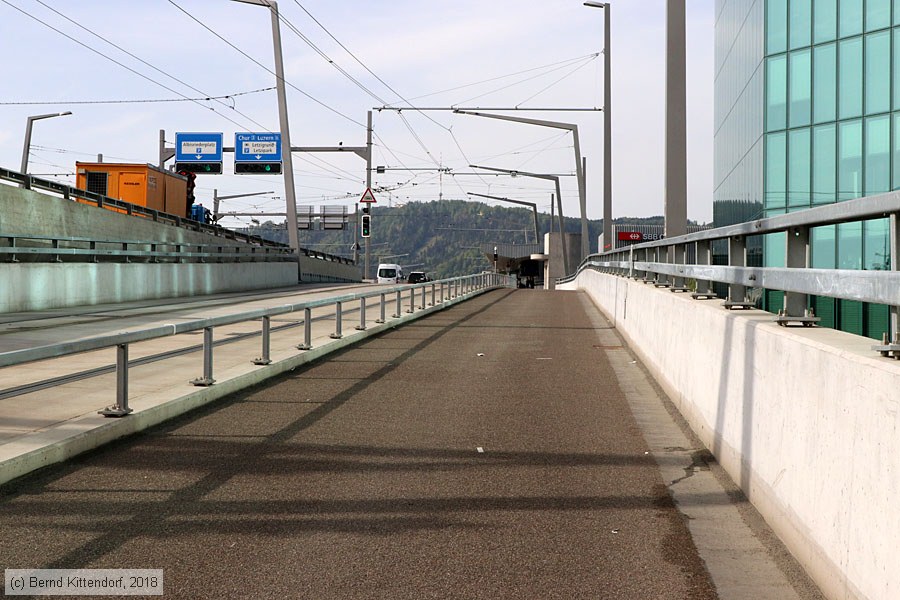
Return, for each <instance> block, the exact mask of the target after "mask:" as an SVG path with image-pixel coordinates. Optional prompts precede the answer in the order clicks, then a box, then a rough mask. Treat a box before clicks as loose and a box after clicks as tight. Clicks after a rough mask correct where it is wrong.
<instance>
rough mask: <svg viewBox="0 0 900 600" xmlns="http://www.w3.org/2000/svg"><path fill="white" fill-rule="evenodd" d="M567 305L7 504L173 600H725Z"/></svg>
mask: <svg viewBox="0 0 900 600" xmlns="http://www.w3.org/2000/svg"><path fill="white" fill-rule="evenodd" d="M647 451H648V447H647V444H646V442H645V440H644V438H643V437H642V436H641V434H640V430H639V429H638V426H637V424H636V422H635V420H634V418H633V417H632V415H631V412H630V411H629V408H628V405H627V403H626V401H625V398H624V396H623V393H622V392H621V390H620V389H619V387H618V384H617V381H616V379H615V375H614V373H613V371H612V368H611V366H610V364H609V362H608V361H607V359H606V357H605V354H604V352H603V351H602V348H600V344H599V342H598V330H597V326H596V319H594V320H592V319H591V318H590V317H589V315H587V314H586V311H585V304H584V303H583V302H582V301H581V299H580V298H579V294H576V293H564V292H542V291H535V290H500V291H495V292H492V293H489V294H485V295H482V296H479V297H478V298H476V299H473V300H471V301H468V302H465V303H463V304H460V305H458V306H455V307H452V308H450V309H448V310H445V311H442V312H439V313H436V314H435V315H432V316H429V317H426V318H423V319H420V320H418V321H416V322H414V323H412V324H409V325H406V326H403V327H402V328H399V329H395V330H392V331H389V332H387V333H385V334H383V335H381V336H378V337H375V338H372V339H370V340H368V341H365V342H363V343H361V344H359V345H358V346H355V347H352V348H351V349H348V350H345V351H342V352H340V353H338V354H335V355H332V356H331V357H330V358H329V359H327V360H323V361H321V362H318V363H315V364H313V365H311V366H308V367H306V368H302V369H297V370H295V371H294V372H292V373H290V374H288V375H287V376H285V377H282V378H280V379H278V380H275V381H274V382H271V383H270V384H269V385H266V386H264V387H259V388H255V389H251V390H248V391H246V392H243V393H240V394H237V395H235V396H233V397H231V398H229V399H227V400H225V401H222V402H219V403H217V404H215V405H214V406H212V407H208V408H206V409H203V410H201V411H198V412H196V413H192V414H190V415H188V416H186V417H182V418H180V419H178V420H177V421H173V422H171V423H169V424H167V425H165V426H163V427H159V428H156V429H153V430H150V431H149V432H147V433H144V434H141V435H137V436H134V437H131V438H129V439H127V440H124V441H120V442H118V443H115V444H112V445H110V446H107V447H105V448H103V449H101V450H99V451H95V452H92V453H90V454H86V455H83V456H81V457H79V458H77V459H74V460H71V461H69V462H67V463H64V464H63V465H60V466H57V467H50V468H48V469H46V470H44V471H41V472H38V473H36V474H34V475H32V476H29V477H26V478H23V479H20V480H17V481H14V482H11V483H9V484H6V485H5V486H3V488H0V566H2V567H3V568H154V569H164V573H165V597H166V598H310V599H317V600H318V599H328V598H336V599H337V598H340V599H353V598H366V599H371V598H391V599H403V598H415V599H424V598H442V599H443V598H492V599H493V598H517V599H530V598H535V599H545V598H546V599H551V598H565V599H572V598H592V599H594V598H596V599H623V600H627V599H640V600H647V599H676V600H704V599H712V598H716V597H717V596H716V592H715V590H714V588H713V585H712V583H711V580H710V577H709V575H708V574H707V572H706V570H705V568H704V564H703V562H702V561H701V559H700V558H699V556H698V553H697V550H696V548H695V547H694V544H693V542H692V541H691V537H690V535H689V533H688V529H687V527H686V524H685V520H684V517H683V516H682V515H681V514H680V513H679V512H678V511H677V510H676V509H675V507H674V504H673V501H672V500H671V498H670V496H669V494H668V492H667V488H666V486H665V484H664V482H663V479H662V477H661V475H660V472H659V468H658V467H657V464H656V462H655V461H654V460H653V458H652V456H649V455H648V454H646V453H647Z"/></svg>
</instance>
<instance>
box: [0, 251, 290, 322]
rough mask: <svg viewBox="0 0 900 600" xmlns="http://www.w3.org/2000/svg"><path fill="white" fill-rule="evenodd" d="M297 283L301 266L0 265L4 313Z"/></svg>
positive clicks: (0, 309)
mask: <svg viewBox="0 0 900 600" xmlns="http://www.w3.org/2000/svg"><path fill="white" fill-rule="evenodd" d="M296 284H297V263H295V262H279V263H276V262H272V263H221V264H212V263H211V264H207V263H187V264H170V263H160V264H144V263H100V264H94V263H61V264H59V263H17V264H0V313H7V312H18V311H30V310H45V309H48V308H62V307H68V306H88V305H94V304H103V303H108V302H126V301H132V300H150V299H158V298H179V297H191V296H198V295H203V294H217V293H222V292H238V291H245V290H255V289H265V288H273V287H284V286H291V285H296Z"/></svg>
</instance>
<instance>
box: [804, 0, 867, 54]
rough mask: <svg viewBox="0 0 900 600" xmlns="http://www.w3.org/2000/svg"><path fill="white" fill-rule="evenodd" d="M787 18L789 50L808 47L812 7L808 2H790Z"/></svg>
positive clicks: (806, 0)
mask: <svg viewBox="0 0 900 600" xmlns="http://www.w3.org/2000/svg"><path fill="white" fill-rule="evenodd" d="M870 1H871V0H870ZM789 17H790V28H789V31H790V46H791V49H794V48H803V47H804V46H809V40H810V37H811V35H812V31H811V30H812V7H811V5H810V0H791V3H790V15H789Z"/></svg>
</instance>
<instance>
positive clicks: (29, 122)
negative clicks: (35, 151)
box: [19, 110, 72, 175]
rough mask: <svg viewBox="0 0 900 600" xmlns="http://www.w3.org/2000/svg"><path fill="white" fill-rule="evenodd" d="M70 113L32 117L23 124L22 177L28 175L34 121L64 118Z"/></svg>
mask: <svg viewBox="0 0 900 600" xmlns="http://www.w3.org/2000/svg"><path fill="white" fill-rule="evenodd" d="M71 114H72V112H71V111H68V110H67V111H66V112H61V113H47V114H45V115H33V116H31V117H28V120H27V121H26V123H25V147H24V148H23V149H22V167H21V169H19V170H20V172H21V173H22V175H27V174H28V153H29V152H30V151H31V127H32V124H33V123H34V122H35V121H40V120H41V119H52V118H53V117H65V116H66V115H71Z"/></svg>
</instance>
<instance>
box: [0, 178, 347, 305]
mask: <svg viewBox="0 0 900 600" xmlns="http://www.w3.org/2000/svg"><path fill="white" fill-rule="evenodd" d="M0 234H9V235H34V236H50V237H78V238H89V239H96V240H139V241H144V240H147V241H154V242H157V243H162V242H172V243H175V242H177V243H187V244H190V243H196V244H204V243H205V244H226V245H233V244H239V243H240V242H237V241H235V240H227V239H224V238H221V237H217V236H215V235H212V234H209V233H203V232H197V231H190V230H188V229H184V228H181V227H175V226H173V225H167V224H163V223H155V222H153V221H151V220H149V219H145V218H141V217H135V216H129V215H123V214H120V213H116V212H113V211H109V210H105V209H102V208H97V207H95V206H91V205H86V204H79V203H77V202H73V201H69V200H65V199H63V198H58V197H56V196H51V195H48V194H42V193H39V192H35V191H32V190H23V189H19V188H17V187H12V186H8V185H0ZM167 250H168V248H167ZM299 269H300V277H301V278H302V281H304V282H347V281H360V273H359V267H357V266H355V265H347V264H344V263H339V262H333V261H328V260H322V259H318V258H310V257H306V256H301V257H300V266H299ZM297 281H298V266H297V263H295V262H252V263H222V264H215V263H210V264H204V263H186V264H175V263H161V264H149V263H137V262H136V263H135V264H129V263H115V262H114V263H110V262H102V263H86V262H84V263H82V262H67V263H65V264H64V265H63V264H54V263H46V262H25V261H24V260H23V262H21V263H0V313H5V312H18V311H30V310H44V309H48V308H62V307H68V306H83V305H93V304H101V303H107V302H124V301H130V300H149V299H158V298H178V297H189V296H197V295H203V294H216V293H221V292H238V291H246V290H255V289H266V288H275V287H284V286H290V285H295V284H296V283H297Z"/></svg>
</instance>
